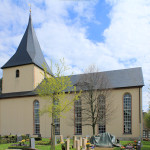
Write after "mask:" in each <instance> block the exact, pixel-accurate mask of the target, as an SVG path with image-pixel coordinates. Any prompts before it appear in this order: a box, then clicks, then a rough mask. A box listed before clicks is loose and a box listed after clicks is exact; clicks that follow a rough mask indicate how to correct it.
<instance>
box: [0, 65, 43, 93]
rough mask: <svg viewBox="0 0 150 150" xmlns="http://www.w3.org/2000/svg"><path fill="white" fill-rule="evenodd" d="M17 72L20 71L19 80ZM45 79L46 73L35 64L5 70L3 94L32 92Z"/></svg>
mask: <svg viewBox="0 0 150 150" xmlns="http://www.w3.org/2000/svg"><path fill="white" fill-rule="evenodd" d="M16 70H19V77H18V78H16ZM43 79H44V71H43V70H42V69H40V68H39V67H37V66H35V65H34V64H30V65H24V66H18V67H11V68H5V69H3V88H2V93H11V92H23V91H32V90H34V89H35V88H36V87H37V86H38V84H39V83H40V82H41V81H42V80H43Z"/></svg>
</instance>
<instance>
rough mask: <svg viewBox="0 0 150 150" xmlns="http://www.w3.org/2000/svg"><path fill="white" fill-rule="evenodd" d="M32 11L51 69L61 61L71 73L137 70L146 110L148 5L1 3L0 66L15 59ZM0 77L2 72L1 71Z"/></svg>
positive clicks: (88, 0)
mask: <svg viewBox="0 0 150 150" xmlns="http://www.w3.org/2000/svg"><path fill="white" fill-rule="evenodd" d="M29 3H31V6H32V20H33V25H34V28H35V31H36V34H37V37H38V40H39V43H40V45H41V48H42V50H43V53H44V56H45V58H46V60H47V62H48V64H50V60H51V59H52V60H53V61H54V62H55V61H57V60H59V59H61V58H63V57H64V58H65V60H66V63H67V65H69V66H70V68H71V69H70V72H68V74H69V73H71V72H74V74H78V73H82V72H83V70H84V69H85V68H87V67H88V66H89V65H90V64H95V65H97V66H98V67H99V69H100V71H106V70H115V69H125V68H133V67H142V70H143V75H144V81H145V87H144V88H143V110H144V111H146V110H147V108H148V102H149V101H150V100H149V98H148V87H149V82H150V81H149V80H150V77H149V74H150V69H149V66H150V2H148V1H147V0H132V1H131V0H38V1H37V0H0V4H1V5H0V18H1V21H0V37H1V38H0V66H2V65H4V64H5V63H6V61H7V60H8V59H9V58H10V57H11V56H12V55H13V54H14V53H15V51H16V49H17V47H18V45H19V42H20V40H21V38H22V36H23V34H24V32H25V29H26V27H27V23H28V17H29V6H28V4H29ZM0 77H2V70H0Z"/></svg>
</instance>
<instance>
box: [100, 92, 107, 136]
mask: <svg viewBox="0 0 150 150" xmlns="http://www.w3.org/2000/svg"><path fill="white" fill-rule="evenodd" d="M100 97H103V99H104V101H102V102H103V104H102V106H100V107H99V109H101V108H104V107H105V106H106V97H105V96H104V95H99V96H98V105H100ZM99 113H102V114H104V115H105V113H106V112H105V110H104V111H103V110H100V112H99ZM99 121H100V118H99ZM100 129H102V130H101V131H102V132H100ZM105 132H106V121H104V123H103V124H100V123H99V124H98V134H100V133H105Z"/></svg>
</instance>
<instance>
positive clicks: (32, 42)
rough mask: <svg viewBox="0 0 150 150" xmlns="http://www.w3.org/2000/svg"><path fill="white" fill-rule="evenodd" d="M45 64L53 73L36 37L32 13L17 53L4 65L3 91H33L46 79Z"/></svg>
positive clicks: (49, 71) (48, 70)
mask: <svg viewBox="0 0 150 150" xmlns="http://www.w3.org/2000/svg"><path fill="white" fill-rule="evenodd" d="M43 65H45V67H46V69H47V72H48V73H49V74H50V75H52V72H51V70H50V68H49V66H48V65H47V63H46V61H45V59H44V56H43V53H42V51H41V48H40V45H39V42H38V39H37V37H36V34H35V31H34V28H33V25H32V18H31V13H30V16H29V22H28V26H27V29H26V31H25V33H24V36H23V38H22V40H21V42H20V44H19V47H18V49H17V51H16V53H15V54H14V55H13V56H12V57H11V58H10V59H9V60H8V62H7V63H6V64H5V65H4V66H2V69H3V85H2V93H3V94H4V93H13V92H25V91H33V90H34V89H35V88H36V87H37V85H38V84H39V83H40V82H41V81H42V80H43V79H44V75H43V74H42V72H43V70H44V68H43Z"/></svg>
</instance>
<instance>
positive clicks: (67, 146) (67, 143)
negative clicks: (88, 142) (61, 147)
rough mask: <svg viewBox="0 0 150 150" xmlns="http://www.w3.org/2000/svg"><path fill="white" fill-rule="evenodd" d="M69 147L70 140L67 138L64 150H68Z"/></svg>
mask: <svg viewBox="0 0 150 150" xmlns="http://www.w3.org/2000/svg"><path fill="white" fill-rule="evenodd" d="M69 145H70V139H69V138H67V139H66V142H65V147H66V150H69Z"/></svg>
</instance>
